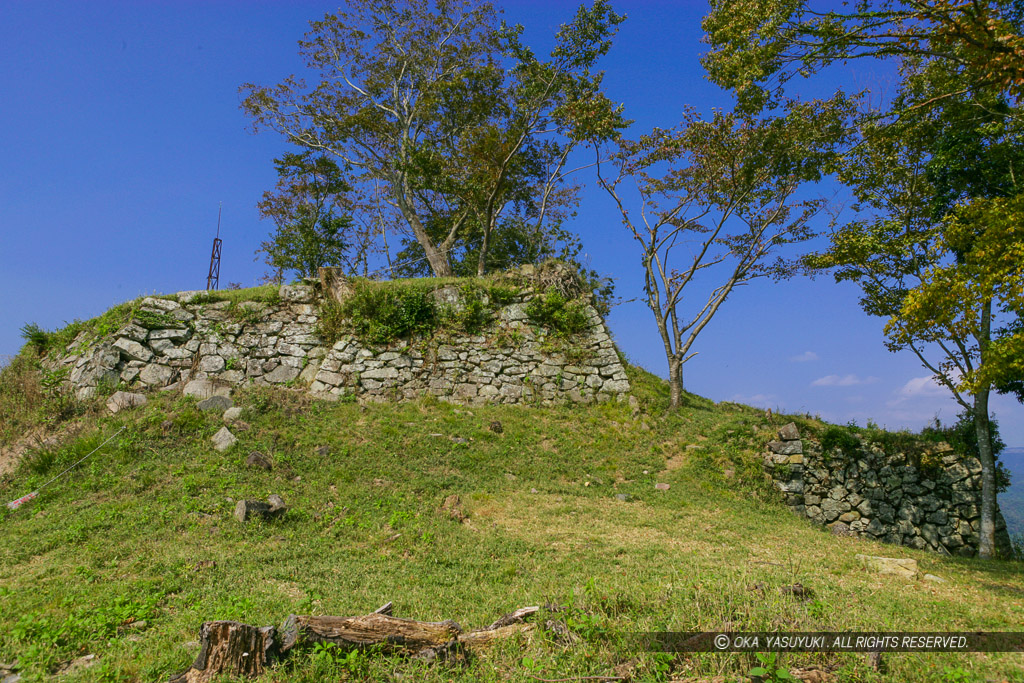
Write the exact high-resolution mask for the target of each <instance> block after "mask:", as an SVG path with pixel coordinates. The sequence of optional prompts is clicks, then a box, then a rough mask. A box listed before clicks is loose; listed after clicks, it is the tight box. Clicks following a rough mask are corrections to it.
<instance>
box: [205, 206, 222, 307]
mask: <svg viewBox="0 0 1024 683" xmlns="http://www.w3.org/2000/svg"><path fill="white" fill-rule="evenodd" d="M223 208H224V205H223V204H221V205H220V206H219V207H217V236H216V237H214V238H213V251H212V252H211V253H210V272H209V274H208V275H207V276H206V289H207V291H209V290H211V289H218V288H219V287H220V247H221V245H222V244H223V243H224V240H222V239H221V238H220V213H221V210H222V209H223Z"/></svg>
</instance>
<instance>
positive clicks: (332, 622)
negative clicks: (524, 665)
mask: <svg viewBox="0 0 1024 683" xmlns="http://www.w3.org/2000/svg"><path fill="white" fill-rule="evenodd" d="M460 633H462V628H461V627H460V626H459V625H458V624H456V623H455V622H454V621H440V622H433V621H416V620H414V619H399V618H398V617H393V616H390V615H387V614H378V613H376V612H375V613H373V614H365V615H362V616H358V617H319V616H302V615H297V614H292V615H290V616H289V617H288V619H287V620H286V621H285V622H284V625H282V626H281V652H288V651H289V650H291V649H292V648H295V647H298V646H300V645H304V644H307V643H309V644H313V643H334V644H335V645H339V646H342V647H345V648H353V647H369V646H371V645H384V646H385V647H387V648H388V649H396V650H405V651H407V652H413V653H418V652H420V651H421V650H427V649H436V648H439V647H444V646H446V645H448V644H449V643H450V642H452V641H453V640H455V639H456V638H457V637H458V635H459V634H460Z"/></svg>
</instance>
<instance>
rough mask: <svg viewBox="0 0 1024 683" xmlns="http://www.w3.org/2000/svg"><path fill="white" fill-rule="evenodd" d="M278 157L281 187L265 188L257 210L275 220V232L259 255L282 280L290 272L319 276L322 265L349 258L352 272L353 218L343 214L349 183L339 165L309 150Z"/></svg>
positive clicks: (261, 248)
mask: <svg viewBox="0 0 1024 683" xmlns="http://www.w3.org/2000/svg"><path fill="white" fill-rule="evenodd" d="M274 161H275V164H276V167H277V173H278V176H279V178H278V183H277V190H276V191H275V192H269V191H268V192H264V193H263V199H262V200H261V201H260V202H259V204H257V208H258V209H259V211H260V216H261V217H263V218H269V219H271V220H273V222H274V226H275V230H274V233H273V234H272V235H271V237H270V239H269V240H267V241H265V242H263V243H261V245H260V249H259V250H258V251H257V253H260V252H262V253H263V254H264V261H265V262H266V264H267V265H268V266H270V268H271V269H273V271H274V272H275V273H276V274H277V279H280V278H281V275H282V274H283V273H284V272H285V271H294V272H295V273H296V274H297V275H298V276H299V277H314V276H315V275H316V274H317V270H318V269H319V268H320V267H321V266H330V265H340V264H343V263H346V262H348V265H349V269H350V270H351V269H352V268H351V266H352V265H353V264H352V263H351V262H350V259H349V258H348V256H347V254H346V252H347V250H348V247H349V244H348V233H349V232H351V230H352V227H353V222H352V219H351V218H350V217H348V216H343V215H339V212H340V211H341V209H342V207H341V206H340V201H341V195H342V193H344V192H345V190H346V189H347V187H348V186H347V185H346V183H345V181H344V180H343V179H342V177H341V171H340V169H339V168H338V165H337V164H336V163H334V162H333V161H331V160H330V159H328V158H326V157H313V156H312V155H310V154H309V153H304V154H292V153H289V154H285V155H284V156H282V157H281V158H280V159H275V160H274ZM359 256H360V255H359V254H357V255H356V258H357V259H358V258H359Z"/></svg>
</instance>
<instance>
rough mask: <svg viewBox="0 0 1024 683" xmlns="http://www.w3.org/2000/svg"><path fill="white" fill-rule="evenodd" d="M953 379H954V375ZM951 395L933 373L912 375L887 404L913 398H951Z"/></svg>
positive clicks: (892, 404) (894, 403)
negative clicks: (922, 375) (920, 375)
mask: <svg viewBox="0 0 1024 683" xmlns="http://www.w3.org/2000/svg"><path fill="white" fill-rule="evenodd" d="M953 379H954V381H955V380H956V377H954V378H953ZM952 397H953V394H952V393H950V391H949V389H948V388H947V387H945V386H944V385H942V384H939V382H938V381H936V379H935V376H934V375H925V376H924V377H914V378H912V379H909V380H907V383H906V384H904V385H903V386H902V387H900V388H899V389H898V390H897V391H896V398H894V399H893V400H892V401H889V405H890V406H894V405H898V404H900V403H903V402H904V401H912V400H915V399H935V398H949V399H951V398H952Z"/></svg>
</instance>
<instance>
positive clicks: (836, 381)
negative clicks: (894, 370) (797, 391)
mask: <svg viewBox="0 0 1024 683" xmlns="http://www.w3.org/2000/svg"><path fill="white" fill-rule="evenodd" d="M877 381H878V378H877V377H864V378H861V377H858V376H857V375H843V376H840V375H825V376H824V377H819V378H818V379H816V380H814V381H813V382H811V386H812V387H855V386H859V385H861V384H874V383H875V382H877Z"/></svg>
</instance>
